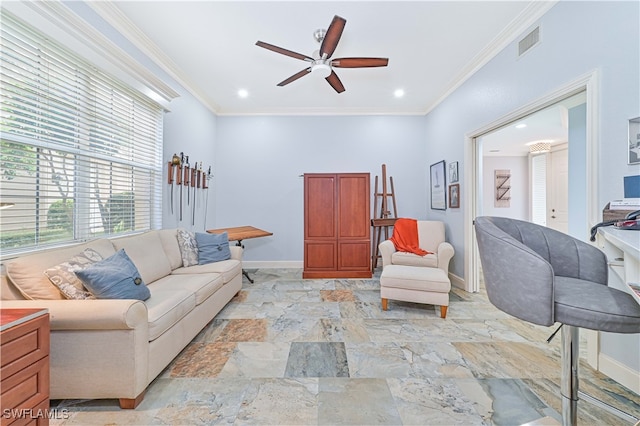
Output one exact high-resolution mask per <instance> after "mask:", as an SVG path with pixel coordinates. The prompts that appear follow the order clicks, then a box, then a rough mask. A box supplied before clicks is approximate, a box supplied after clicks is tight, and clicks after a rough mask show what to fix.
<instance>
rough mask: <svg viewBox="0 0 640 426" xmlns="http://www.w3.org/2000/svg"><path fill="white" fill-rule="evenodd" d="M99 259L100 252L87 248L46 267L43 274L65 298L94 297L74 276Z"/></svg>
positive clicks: (100, 258)
mask: <svg viewBox="0 0 640 426" xmlns="http://www.w3.org/2000/svg"><path fill="white" fill-rule="evenodd" d="M101 260H102V256H101V255H100V253H98V252H97V251H95V250H93V249H90V248H88V249H85V250H84V251H83V252H82V253H80V254H77V255H76V256H73V257H72V258H71V259H69V260H67V261H66V262H63V263H61V264H59V265H57V266H54V267H53V268H49V269H47V270H46V271H44V274H45V275H46V276H47V278H49V281H51V283H52V284H53V285H55V286H56V287H58V289H60V292H61V293H62V294H63V295H64V296H65V297H66V298H67V299H77V300H83V299H95V297H94V296H93V295H92V294H91V292H89V291H87V289H86V288H85V287H84V285H83V284H82V281H80V279H79V278H78V277H77V276H76V272H78V271H79V270H81V269H84V268H86V267H87V266H89V265H91V264H93V263H96V262H99V261H101Z"/></svg>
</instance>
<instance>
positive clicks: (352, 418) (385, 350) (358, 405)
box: [51, 269, 640, 425]
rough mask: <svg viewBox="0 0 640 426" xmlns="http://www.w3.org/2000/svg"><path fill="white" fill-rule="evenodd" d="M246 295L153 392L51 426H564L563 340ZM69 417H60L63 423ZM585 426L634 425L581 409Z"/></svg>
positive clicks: (434, 316) (584, 372) (355, 297)
mask: <svg viewBox="0 0 640 426" xmlns="http://www.w3.org/2000/svg"><path fill="white" fill-rule="evenodd" d="M249 273H250V275H251V276H252V278H254V280H255V283H253V284H252V283H250V282H249V281H248V280H247V279H246V278H244V284H243V290H242V291H241V292H240V293H239V294H238V295H237V296H236V297H235V298H234V299H233V300H232V301H231V302H230V303H229V304H228V305H227V306H226V307H225V309H224V310H223V311H222V312H220V314H218V315H217V316H216V318H215V319H214V320H213V321H212V322H211V323H210V324H209V325H208V326H207V327H205V328H204V329H203V330H202V332H201V333H200V334H199V335H198V336H197V337H196V338H195V339H194V340H193V341H192V342H191V343H190V344H189V345H188V346H187V347H186V348H185V349H184V350H183V351H182V353H181V354H180V355H179V356H178V357H176V359H175V360H174V361H173V362H172V364H171V365H169V366H168V367H167V369H166V370H165V371H164V372H163V373H162V374H161V375H160V376H159V377H158V378H157V379H156V380H155V381H154V382H153V383H152V384H151V385H150V386H149V388H148V389H147V393H146V395H145V398H144V400H143V402H142V403H141V404H140V405H139V406H138V408H136V409H135V410H121V409H120V408H119V407H118V403H117V401H116V400H62V401H52V408H57V410H62V409H64V412H65V416H64V417H67V418H58V419H53V420H52V421H51V424H52V425H62V424H65V425H66V424H82V425H90V424H91V425H94V424H104V425H162V424H171V425H211V424H237V425H245V424H247V425H249V424H257V425H377V424H383V425H519V424H523V423H526V422H530V421H533V420H536V419H538V418H541V417H544V416H550V417H553V418H556V419H560V416H559V414H558V413H559V412H560V407H561V402H560V397H559V395H560V393H559V380H560V379H559V378H560V355H559V354H560V351H559V341H560V338H559V335H558V336H557V338H556V339H554V340H553V341H552V342H551V343H550V344H548V343H546V339H547V337H548V336H549V335H550V334H551V332H552V331H553V330H554V328H553V327H549V328H547V327H538V326H534V325H531V324H529V323H526V322H523V321H519V320H517V319H514V318H512V317H510V316H508V315H506V314H504V313H502V312H500V311H498V310H497V309H496V308H494V307H493V306H492V305H491V304H490V303H489V302H488V300H487V298H486V294H484V293H483V292H481V293H474V294H471V293H467V292H464V291H462V290H458V289H453V290H452V292H451V296H450V301H451V302H450V306H449V311H448V314H447V318H446V319H441V318H440V317H439V307H436V306H431V305H418V304H412V303H404V302H394V301H390V305H389V310H388V311H386V312H385V311H382V309H381V306H380V292H379V280H378V275H379V271H378V274H376V276H374V278H373V279H370V280H359V279H349V280H347V279H336V280H334V279H326V280H303V279H302V278H301V276H302V272H301V270H297V269H278V270H276V269H259V270H250V271H249ZM580 368H581V370H580V380H581V382H580V387H581V389H582V390H584V391H586V392H587V393H590V394H592V395H593V396H595V397H597V398H599V399H601V400H603V401H605V402H608V403H609V404H611V405H614V406H616V407H618V408H621V409H623V410H625V411H627V412H628V413H630V414H632V415H634V416H636V417H640V396H639V395H637V394H636V393H634V392H632V391H630V390H628V389H626V388H625V387H623V386H621V385H619V384H617V383H616V382H614V381H612V380H610V379H608V378H607V377H606V376H603V375H601V374H600V373H598V372H595V371H593V369H591V368H590V367H589V366H588V365H587V364H586V362H581V365H580ZM60 417H62V416H60ZM578 423H579V424H580V425H621V424H627V423H625V422H623V421H622V420H621V419H619V418H617V417H615V416H612V415H611V414H609V413H607V412H605V411H603V410H602V409H600V408H597V407H595V406H592V405H590V404H588V403H586V402H581V403H579V420H578Z"/></svg>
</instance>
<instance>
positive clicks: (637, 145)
mask: <svg viewBox="0 0 640 426" xmlns="http://www.w3.org/2000/svg"><path fill="white" fill-rule="evenodd" d="M629 164H640V117H636V118H632V119H631V120H629Z"/></svg>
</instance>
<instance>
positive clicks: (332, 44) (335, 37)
mask: <svg viewBox="0 0 640 426" xmlns="http://www.w3.org/2000/svg"><path fill="white" fill-rule="evenodd" d="M346 23H347V20H346V19H344V18H341V17H340V16H338V15H336V16H334V17H333V20H332V21H331V25H329V28H328V29H327V33H326V34H325V35H324V39H323V40H322V44H321V45H320V56H322V57H325V58H330V57H331V55H333V52H334V51H335V50H336V46H337V45H338V42H339V41H340V37H341V36H342V31H343V30H344V26H345V24H346ZM325 55H326V56H325Z"/></svg>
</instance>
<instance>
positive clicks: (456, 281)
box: [449, 272, 466, 290]
mask: <svg viewBox="0 0 640 426" xmlns="http://www.w3.org/2000/svg"><path fill="white" fill-rule="evenodd" d="M449 279H450V280H451V285H452V286H454V287H458V288H461V289H462V290H466V287H465V283H464V278H462V277H459V276H457V275H456V274H452V273H451V272H449Z"/></svg>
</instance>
